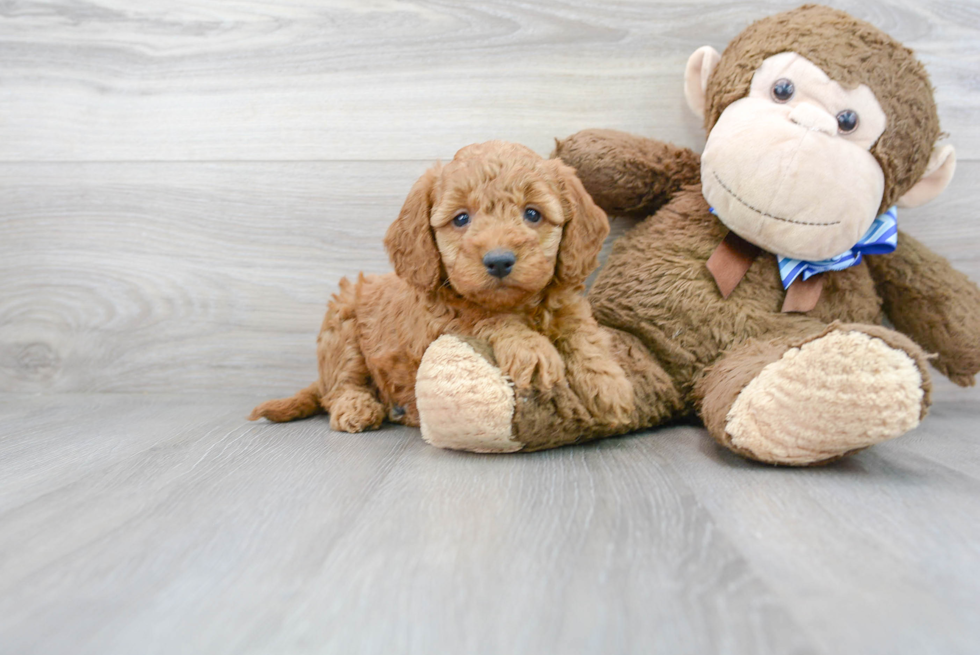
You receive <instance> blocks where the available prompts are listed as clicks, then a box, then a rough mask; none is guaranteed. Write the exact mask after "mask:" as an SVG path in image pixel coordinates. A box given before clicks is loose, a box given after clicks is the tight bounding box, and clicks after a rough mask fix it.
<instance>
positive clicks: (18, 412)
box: [0, 394, 980, 655]
mask: <svg viewBox="0 0 980 655" xmlns="http://www.w3.org/2000/svg"><path fill="white" fill-rule="evenodd" d="M253 400H254V399H253V398H248V397H229V396H223V397H202V396H198V397H195V398H189V397H181V396H164V395H152V396H144V395H128V394H76V395H61V396H54V397H38V396H19V395H6V396H2V397H0V425H3V426H4V428H3V430H2V435H3V436H2V438H0V652H3V653H38V654H51V653H75V654H81V653H93V654H95V653H99V654H108V653H177V652H179V653H208V654H219V653H293V652H322V653H420V654H422V653H425V654H430V653H602V654H605V653H627V652H633V653H641V652H642V653H752V654H756V655H760V654H763V653H780V654H783V653H827V654H831V653H890V654H895V653H927V652H928V653H964V654H967V653H975V652H976V645H977V643H980V626H978V624H977V621H976V616H977V614H976V608H977V607H978V606H980V557H978V555H980V553H978V544H980V520H978V518H980V517H978V508H980V504H978V499H980V460H978V458H977V451H976V448H975V444H976V438H977V421H976V412H975V411H974V410H973V409H972V408H965V407H963V406H962V405H961V404H956V403H952V404H943V403H941V404H940V405H939V406H937V408H936V409H935V411H934V412H933V416H932V418H931V419H930V420H929V421H927V422H926V423H925V424H924V425H923V426H922V427H921V428H920V429H919V430H917V431H916V432H915V433H913V434H912V435H910V436H909V437H907V438H906V439H902V440H899V441H896V442H891V443H887V444H883V445H881V446H878V447H876V448H874V449H872V450H870V451H866V452H864V453H861V454H859V455H857V456H855V457H852V458H850V459H848V460H846V461H845V462H842V463H840V464H837V465H834V466H829V467H826V468H823V469H814V470H789V469H773V468H771V467H764V466H759V465H755V464H751V463H748V462H745V461H743V460H740V459H738V458H736V457H734V456H732V455H730V454H729V453H727V452H726V451H722V450H721V449H719V448H717V447H716V446H715V445H714V444H713V442H711V441H710V439H708V438H707V437H706V435H705V434H704V432H703V430H701V429H698V428H692V427H674V428H668V429H664V430H660V431H658V432H656V433H653V434H645V435H636V436H631V437H625V438H620V439H612V440H607V441H605V442H601V443H598V444H594V445H589V446H585V447H578V448H566V449H561V450H557V451H551V452H544V453H537V454H532V455H518V456H478V455H468V454H461V453H453V452H449V451H441V450H438V449H435V448H432V447H429V446H427V445H425V444H424V443H423V442H422V441H421V439H420V438H419V436H418V432H417V431H416V430H411V429H407V428H400V427H387V428H385V429H383V430H381V431H379V432H376V433H370V434H364V435H348V434H340V433H335V432H331V431H330V430H329V428H328V423H327V421H326V420H325V419H311V420H308V421H304V422H299V423H294V424H288V425H278V426H276V425H269V424H251V423H246V422H245V421H244V420H243V419H242V418H241V417H242V414H243V412H244V411H246V410H247V409H248V407H249V405H250V403H251V402H252V401H253Z"/></svg>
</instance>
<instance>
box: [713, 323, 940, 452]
mask: <svg viewBox="0 0 980 655" xmlns="http://www.w3.org/2000/svg"><path fill="white" fill-rule="evenodd" d="M872 329H873V328H872ZM877 330H881V333H882V336H884V333H885V332H886V331H885V330H883V329H881V328H877ZM877 330H876V331H877ZM869 331H870V330H869ZM892 334H894V333H892ZM895 336H896V337H900V336H901V335H895ZM886 338H887V337H886ZM888 340H889V341H892V339H891V338H889V339H888ZM909 345H911V344H909ZM919 359H920V358H919V357H918V356H915V357H914V358H913V356H910V354H909V353H907V352H906V351H904V350H902V349H900V348H896V347H893V346H892V345H891V344H889V343H886V342H885V341H884V340H883V339H881V338H877V337H876V336H871V335H870V334H867V333H865V332H864V331H854V330H847V329H837V330H833V331H831V332H828V333H826V334H824V335H823V336H820V337H818V338H816V339H814V340H812V341H809V342H807V343H804V344H803V345H802V346H799V347H797V348H790V349H789V350H787V351H786V352H785V353H784V354H783V355H782V356H781V357H780V358H779V359H778V360H776V361H773V362H772V363H770V364H768V365H766V366H765V367H764V368H763V369H762V370H761V371H760V372H759V373H758V375H756V376H755V377H754V378H753V379H752V380H751V381H750V382H749V383H748V384H747V385H746V386H745V387H744V388H743V389H742V391H741V392H740V393H739V394H738V397H737V398H736V399H735V402H734V403H733V404H732V406H731V409H730V410H729V411H728V414H727V416H726V424H725V432H726V433H727V434H726V437H727V439H728V440H730V443H731V445H732V447H733V449H734V450H736V451H738V452H741V453H743V454H746V455H748V456H749V457H751V458H753V459H757V460H760V461H763V462H771V463H778V464H789V465H797V466H800V465H808V464H817V463H822V462H826V461H831V460H834V459H837V458H839V457H841V456H843V455H846V454H847V453H849V452H852V451H854V450H859V449H861V448H865V447H867V446H870V445H872V444H876V443H879V442H882V441H885V440H888V439H892V438H894V437H898V436H900V435H902V434H904V433H906V432H908V431H909V430H911V429H912V428H914V427H916V426H917V425H918V424H919V420H920V419H921V418H922V417H923V416H924V415H925V409H926V406H927V404H928V397H927V396H928V394H927V391H926V388H927V386H928V384H929V382H928V373H927V372H926V371H925V369H924V368H923V366H924V363H923V362H919V361H917V360H919Z"/></svg>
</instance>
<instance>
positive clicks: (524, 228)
mask: <svg viewBox="0 0 980 655" xmlns="http://www.w3.org/2000/svg"><path fill="white" fill-rule="evenodd" d="M608 233H609V224H608V220H607V219H606V215H605V213H603V211H602V210H601V209H599V207H597V206H596V204H595V203H594V202H592V198H591V197H590V196H589V195H588V193H586V191H585V189H584V188H583V186H582V183H581V182H580V181H579V180H578V178H577V177H576V176H575V171H574V170H573V169H571V168H569V167H568V166H566V165H565V164H563V163H562V162H561V161H559V160H545V159H543V158H541V157H539V156H538V155H536V154H535V153H534V152H532V151H531V150H529V149H528V148H525V147H523V146H520V145H516V144H512V143H506V142H502V141H490V142H488V143H482V144H475V145H471V146H467V147H465V148H463V149H462V150H460V151H459V152H458V153H456V156H455V157H454V158H453V160H452V161H451V162H450V163H448V164H446V165H444V166H442V165H438V164H437V165H436V166H434V167H432V168H430V169H429V170H428V171H426V173H425V174H424V175H423V176H422V177H421V178H420V179H419V180H418V181H417V182H416V183H415V185H414V186H413V187H412V190H411V191H410V192H409V194H408V198H407V199H406V200H405V204H404V206H403V207H402V209H401V212H400V213H399V215H398V218H397V220H396V221H395V222H394V223H393V224H392V225H391V227H390V228H389V229H388V233H387V234H386V236H385V248H386V249H387V251H388V254H389V256H390V257H391V261H392V263H393V265H394V268H395V273H393V274H392V273H389V274H387V275H371V276H365V275H363V274H361V275H359V276H358V278H357V282H354V283H351V282H350V281H348V280H347V279H346V278H344V279H342V280H341V281H340V292H339V293H338V294H336V295H334V296H333V298H332V300H331V302H330V303H329V305H328V307H327V314H326V317H325V318H324V319H323V326H322V327H321V328H320V335H319V337H318V338H317V359H318V362H319V373H320V375H319V379H318V380H317V381H316V382H314V383H313V384H311V385H310V386H309V387H307V388H306V389H303V390H302V391H300V392H298V393H297V394H296V395H295V396H293V397H292V398H285V399H281V400H270V401H268V402H265V403H262V404H261V405H259V406H258V407H256V408H255V409H254V410H253V411H252V414H251V416H249V419H250V420H256V419H259V418H262V417H265V418H267V419H269V420H270V421H277V422H278V421H291V420H294V419H299V418H305V417H307V416H311V415H313V414H317V413H321V412H328V413H329V414H330V427H331V428H333V429H334V430H342V431H345V432H360V431H362V430H368V429H374V428H377V427H378V426H380V425H381V422H382V421H383V420H384V419H385V418H388V419H389V420H391V421H393V422H397V423H403V424H406V425H412V426H418V425H419V416H418V410H417V409H416V406H415V374H416V372H417V371H418V367H419V362H420V361H421V359H422V354H423V353H424V352H425V349H426V348H428V346H429V344H431V343H432V342H433V341H434V340H435V339H436V338H438V337H439V336H440V335H442V334H446V333H451V334H457V335H463V336H472V337H476V338H479V339H485V340H487V341H489V343H490V344H491V345H492V346H493V349H494V355H495V356H496V359H497V363H498V365H499V366H500V368H501V370H502V371H503V372H504V373H505V374H506V375H508V376H509V377H510V378H511V380H513V383H514V385H515V387H516V388H517V389H518V390H521V389H527V388H529V387H534V388H536V389H538V390H541V391H547V390H548V389H550V388H552V387H553V386H554V385H556V384H570V385H571V387H572V389H573V390H574V391H575V392H576V393H577V394H578V395H579V396H580V397H581V399H582V401H583V402H584V403H585V404H586V406H587V407H588V408H589V410H590V411H592V412H593V413H595V414H599V415H603V416H612V417H615V418H614V419H613V421H614V422H616V423H618V422H622V421H625V420H626V419H627V417H628V416H629V415H630V414H631V413H632V412H633V389H632V386H631V385H630V383H629V381H628V380H627V379H626V376H625V374H624V373H623V370H622V369H621V368H620V367H619V365H618V364H617V363H616V362H615V361H613V359H612V358H611V357H610V355H609V354H608V343H607V342H608V338H607V336H606V334H605V333H604V332H602V331H600V330H599V326H598V324H597V323H596V321H595V319H594V318H593V316H592V311H591V309H590V307H589V303H588V301H587V300H586V299H585V297H584V296H583V291H584V281H585V278H586V277H587V276H588V275H589V273H591V272H592V271H593V270H594V269H595V268H596V267H597V266H598V260H597V259H596V257H597V255H598V253H599V249H600V248H601V247H602V242H603V240H604V239H605V237H606V235H607V234H608Z"/></svg>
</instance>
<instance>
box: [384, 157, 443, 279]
mask: <svg viewBox="0 0 980 655" xmlns="http://www.w3.org/2000/svg"><path fill="white" fill-rule="evenodd" d="M441 169H442V167H441V166H440V165H438V164H436V165H435V166H433V167H432V168H430V169H429V170H427V171H426V172H425V173H424V174H423V175H422V177H420V178H419V179H418V181H417V182H416V183H415V184H414V185H413V186H412V190H411V191H409V192H408V197H407V198H406V199H405V204H404V205H402V210H401V212H399V214H398V218H397V219H395V222H394V223H392V224H391V227H389V228H388V232H387V234H385V250H387V251H388V257H389V258H391V263H392V265H393V266H394V267H395V273H396V274H397V275H398V277H400V278H402V279H403V280H405V281H406V282H409V283H410V284H412V285H413V286H416V287H418V288H420V289H423V290H426V291H433V290H435V289H436V287H438V286H439V284H440V282H441V281H442V259H441V257H440V256H439V249H438V248H437V247H436V240H435V237H434V236H433V234H432V227H431V226H430V225H429V216H430V214H431V213H432V203H433V198H432V191H433V187H434V185H435V182H436V180H437V179H438V178H439V173H440V171H441Z"/></svg>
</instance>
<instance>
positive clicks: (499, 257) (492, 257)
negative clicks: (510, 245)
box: [483, 249, 517, 278]
mask: <svg viewBox="0 0 980 655" xmlns="http://www.w3.org/2000/svg"><path fill="white" fill-rule="evenodd" d="M516 262H517V256H516V255H515V254H514V253H513V252H512V251H510V250H501V249H497V250H491V251H490V252H488V253H487V254H485V255H484V256H483V265H484V266H486V267H487V273H489V274H490V275H492V276H494V277H499V278H505V277H507V276H508V275H510V272H511V270H512V269H513V268H514V264H515V263H516Z"/></svg>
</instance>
